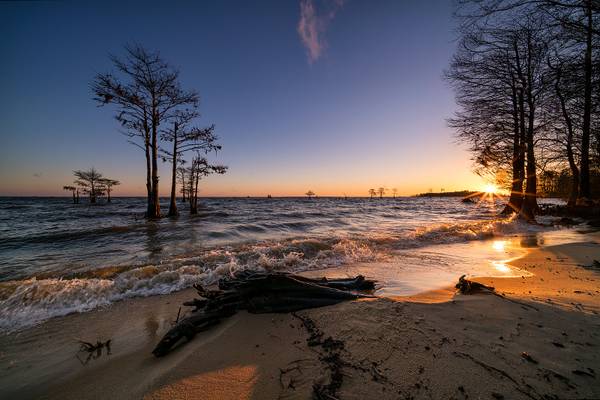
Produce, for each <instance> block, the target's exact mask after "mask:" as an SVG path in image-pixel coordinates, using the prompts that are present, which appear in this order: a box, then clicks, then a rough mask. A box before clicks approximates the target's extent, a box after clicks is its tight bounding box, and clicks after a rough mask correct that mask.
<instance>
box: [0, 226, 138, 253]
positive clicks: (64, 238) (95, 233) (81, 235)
mask: <svg viewBox="0 0 600 400" xmlns="http://www.w3.org/2000/svg"><path fill="white" fill-rule="evenodd" d="M140 227H141V226H139V225H138V226H136V225H128V226H107V227H100V228H93V229H86V230H69V231H65V230H62V231H60V230H59V231H58V232H52V233H46V234H38V235H31V236H25V237H12V238H11V237H8V238H0V246H3V247H8V248H15V247H20V246H23V245H26V244H35V243H56V242H68V241H72V240H84V239H86V238H90V237H94V238H97V237H99V236H106V235H113V234H116V233H128V232H131V231H134V230H136V229H140Z"/></svg>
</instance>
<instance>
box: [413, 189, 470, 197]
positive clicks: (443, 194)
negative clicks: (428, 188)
mask: <svg viewBox="0 0 600 400" xmlns="http://www.w3.org/2000/svg"><path fill="white" fill-rule="evenodd" d="M476 193H478V192H475V191H473V190H460V191H457V192H428V193H419V194H417V195H416V196H415V197H467V196H472V195H474V194H476Z"/></svg>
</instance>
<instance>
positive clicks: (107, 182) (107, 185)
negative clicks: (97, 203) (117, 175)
mask: <svg viewBox="0 0 600 400" xmlns="http://www.w3.org/2000/svg"><path fill="white" fill-rule="evenodd" d="M100 183H101V184H102V188H103V189H104V191H105V192H106V201H107V202H108V203H110V193H111V192H112V187H113V186H117V185H120V184H121V182H119V181H117V180H115V179H108V178H103V179H102V180H101V181H100Z"/></svg>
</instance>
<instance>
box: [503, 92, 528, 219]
mask: <svg viewBox="0 0 600 400" xmlns="http://www.w3.org/2000/svg"><path fill="white" fill-rule="evenodd" d="M514 83H515V82H514V81H513V87H512V104H513V131H514V134H513V156H512V186H511V189H510V199H509V200H508V204H507V205H506V207H505V208H504V210H503V211H502V214H511V213H513V212H517V213H518V212H519V211H520V210H521V206H522V205H523V176H524V172H523V168H524V166H525V165H524V160H523V157H522V151H521V150H522V148H521V137H520V135H521V133H520V131H519V104H518V97H517V89H516V87H515V86H514Z"/></svg>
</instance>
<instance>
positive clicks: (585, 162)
mask: <svg viewBox="0 0 600 400" xmlns="http://www.w3.org/2000/svg"><path fill="white" fill-rule="evenodd" d="M584 1H585V16H586V22H587V24H586V40H585V57H584V103H583V127H582V137H581V161H580V168H579V178H580V182H579V198H580V200H581V201H582V202H585V201H586V200H588V199H589V198H590V197H591V188H590V132H591V114H592V34H593V19H592V0H584Z"/></svg>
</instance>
